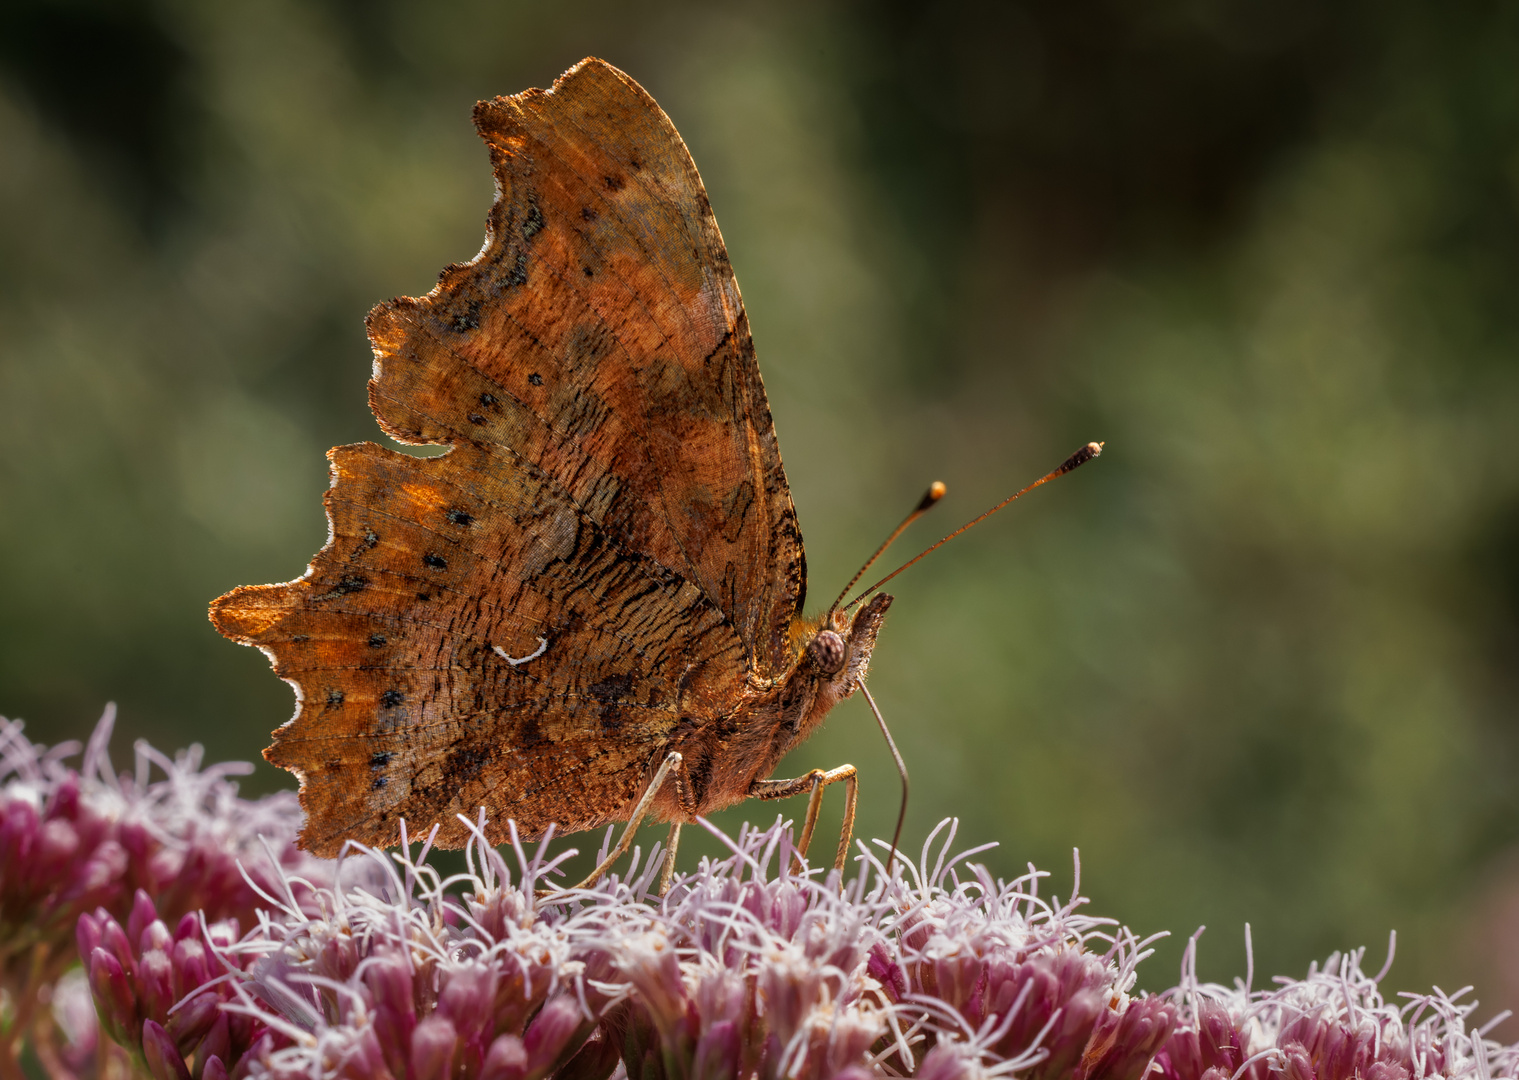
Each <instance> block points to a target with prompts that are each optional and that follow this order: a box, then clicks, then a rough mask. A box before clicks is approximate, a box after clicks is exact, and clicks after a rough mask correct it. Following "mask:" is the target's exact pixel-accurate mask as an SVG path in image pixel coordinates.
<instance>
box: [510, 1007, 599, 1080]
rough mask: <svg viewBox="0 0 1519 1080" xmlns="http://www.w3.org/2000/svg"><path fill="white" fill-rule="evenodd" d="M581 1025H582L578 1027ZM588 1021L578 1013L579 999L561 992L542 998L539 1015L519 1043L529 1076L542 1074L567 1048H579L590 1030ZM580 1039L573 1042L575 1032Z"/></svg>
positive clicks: (544, 1073) (534, 1018)
mask: <svg viewBox="0 0 1519 1080" xmlns="http://www.w3.org/2000/svg"><path fill="white" fill-rule="evenodd" d="M582 1026H583V1027H584V1028H585V1030H584V1031H583V1032H581V1031H580V1029H581V1028H582ZM590 1028H591V1025H589V1024H586V1023H585V1018H584V1017H583V1016H581V1015H580V1003H579V1002H577V1001H576V1000H575V999H574V998H572V997H570V996H568V995H566V994H561V995H559V996H558V997H553V998H550V999H549V1000H548V1001H546V1002H544V1004H543V1008H541V1009H539V1010H538V1015H537V1016H535V1017H533V1022H532V1023H531V1024H529V1025H528V1027H527V1031H525V1032H524V1033H523V1035H522V1045H523V1048H524V1049H525V1050H526V1051H527V1071H528V1076H529V1077H538V1076H545V1075H547V1074H548V1071H549V1069H551V1068H552V1067H553V1066H554V1064H555V1062H557V1061H558V1060H559V1058H560V1055H562V1054H564V1052H565V1051H566V1050H567V1049H571V1048H573V1049H579V1047H580V1043H581V1042H583V1041H585V1038H586V1036H587V1035H589V1034H590ZM577 1032H579V1033H580V1038H579V1041H576V1042H574V1043H573V1047H572V1043H571V1040H573V1039H575V1036H576V1033H577Z"/></svg>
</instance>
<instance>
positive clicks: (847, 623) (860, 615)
mask: <svg viewBox="0 0 1519 1080" xmlns="http://www.w3.org/2000/svg"><path fill="white" fill-rule="evenodd" d="M891 601H892V598H891V597H890V596H887V595H886V594H885V593H880V594H878V595H876V596H874V597H872V598H871V600H870V602H869V603H868V604H866V605H864V606H863V607H862V608H860V610H859V611H857V612H855V613H854V615H853V617H852V618H851V617H850V615H849V614H848V613H847V612H843V611H837V610H835V611H833V612H830V613H829V615H828V617H827V618H826V620H825V623H824V625H823V626H822V628H821V629H819V630H818V632H817V633H816V634H814V635H813V636H812V639H811V640H810V641H808V642H807V645H806V648H805V650H804V651H805V661H804V662H805V663H806V664H807V665H808V666H809V667H811V668H812V669H813V671H815V672H816V673H817V674H818V676H819V677H820V678H821V679H822V680H823V681H824V682H825V683H827V684H831V687H832V689H833V690H834V693H835V695H836V696H838V697H848V696H849V695H850V694H851V693H852V692H853V691H854V687H855V685H856V684H857V683H858V682H859V680H860V679H861V678H863V677H864V675H865V669H866V667H867V666H868V665H869V663H870V653H871V651H872V650H873V649H874V648H875V644H876V635H877V634H878V633H880V630H881V624H882V623H883V622H884V621H885V620H886V609H887V608H889V607H891Z"/></svg>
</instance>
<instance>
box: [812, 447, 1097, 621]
mask: <svg viewBox="0 0 1519 1080" xmlns="http://www.w3.org/2000/svg"><path fill="white" fill-rule="evenodd" d="M1102 446H1103V444H1102V443H1100V442H1089V443H1087V444H1086V445H1085V446H1083V447H1082V448H1081V449H1080V450H1077V451H1076V452H1075V453H1074V454H1072V455H1071V456H1070V457H1068V458H1066V459H1065V461H1063V462H1062V463H1061V465H1060V468H1058V469H1055V470H1053V471H1051V472H1047V473H1045V474H1044V475H1043V476H1041V477H1040V478H1039V479H1038V480H1035V481H1034V482H1033V483H1032V484H1030V485H1029V486H1028V487H1026V488H1024V489H1022V490H1021V491H1015V492H1013V494H1011V495H1009V496H1008V497H1007V498H1005V499H1003V500H1002V501H1001V502H999V503H998V504H997V505H996V506H994V507H992V508H991V509H990V510H988V511H987V512H986V513H984V514H982V515H981V516H980V517H978V518H975V519H974V520H972V521H967V522H966V523H965V524H964V525H961V526H960V527H959V528H958V529H956V530H955V531H954V532H952V533H950V534H949V535H948V536H946V537H945V538H944V539H943V540H940V541H939V542H938V543H937V544H935V545H933V547H930V548H928V549H926V550H924V551H921V552H919V553H918V554H917V555H915V556H914V557H913V558H911V559H909V560H908V561H907V562H905V563H903V564H902V565H901V566H899V567H897V568H896V569H895V570H893V571H892V572H891V573H889V574H887V575H886V576H885V577H883V578H882V579H881V580H880V581H878V582H876V583H875V584H874V585H872V586H871V587H870V588H868V589H866V590H865V591H864V592H862V593H860V595H859V596H856V597H855V598H854V599H853V600H851V601H849V603H847V604H845V605H844V607H845V608H846V609H848V608H852V607H854V606H855V605H856V604H858V603H859V602H860V601H861V600H863V599H865V598H866V597H867V596H869V595H870V594H871V593H873V592H875V591H876V590H877V589H879V588H880V587H881V586H882V585H885V584H886V583H887V582H888V581H890V580H891V579H892V578H894V577H896V576H897V575H898V574H900V573H901V572H902V571H903V570H906V569H907V568H908V567H909V566H911V565H912V564H913V563H915V562H917V561H918V560H919V559H921V558H923V557H924V556H925V555H928V554H929V553H930V552H934V551H938V550H939V549H940V548H941V547H943V546H944V545H945V544H947V543H949V542H950V541H951V540H953V539H954V538H955V537H957V536H959V535H960V534H961V533H963V532H964V531H965V530H966V529H969V528H971V527H972V526H974V525H979V524H981V523H982V522H983V521H985V520H986V519H987V518H989V517H991V516H992V515H993V514H995V513H996V512H997V511H998V510H1001V509H1002V508H1003V507H1004V506H1006V505H1007V504H1008V503H1010V502H1012V501H1013V500H1014V499H1017V498H1020V497H1022V496H1024V495H1027V494H1028V493H1029V492H1031V491H1033V490H1034V489H1035V488H1036V487H1038V486H1039V485H1040V484H1047V483H1049V482H1050V481H1051V480H1053V479H1055V478H1056V477H1057V476H1064V475H1065V474H1066V473H1068V472H1070V471H1071V470H1072V469H1078V468H1080V467H1081V466H1083V465H1085V464H1086V463H1087V462H1089V461H1091V460H1092V459H1093V458H1094V457H1096V456H1097V455H1098V454H1101V453H1102ZM929 505H932V503H930V504H929ZM908 520H909V521H910V520H912V519H911V518H909V519H908ZM901 531H902V530H901V529H898V530H897V532H901ZM892 536H893V537H895V536H896V533H893V534H892ZM889 542H890V541H888V543H889ZM884 549H885V545H884V544H883V545H882V550H884ZM877 554H880V552H877ZM872 561H874V560H872ZM865 565H866V566H869V565H870V563H866V564H865ZM860 573H861V574H863V573H864V571H863V570H861V571H860ZM859 576H860V575H859V574H856V575H855V578H856V580H858V579H859ZM853 584H854V582H850V585H851V586H852V585H853ZM845 591H846V592H847V591H848V590H847V589H846V590H845ZM835 606H837V605H835Z"/></svg>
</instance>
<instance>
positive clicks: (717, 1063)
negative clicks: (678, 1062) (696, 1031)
mask: <svg viewBox="0 0 1519 1080" xmlns="http://www.w3.org/2000/svg"><path fill="white" fill-rule="evenodd" d="M739 1066H740V1061H739V1037H738V1025H737V1024H735V1023H734V1022H733V1021H732V1020H719V1021H718V1022H717V1023H715V1024H713V1025H712V1026H711V1027H709V1028H707V1030H706V1031H704V1032H703V1033H702V1036H701V1038H700V1039H698V1040H697V1042H696V1051H695V1052H694V1053H693V1054H692V1055H691V1075H692V1076H693V1077H701V1078H702V1080H734V1078H735V1077H737V1076H738V1074H739Z"/></svg>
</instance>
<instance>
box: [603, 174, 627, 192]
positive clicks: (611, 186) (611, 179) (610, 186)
mask: <svg viewBox="0 0 1519 1080" xmlns="http://www.w3.org/2000/svg"><path fill="white" fill-rule="evenodd" d="M601 182H602V183H603V184H605V185H606V186H607V190H608V191H611V192H614V193H615V192H618V191H621V190H622V189H623V188H625V187H627V186H628V182H627V181H626V180H624V179H623V178H622V177H620V176H603V177H602V178H601Z"/></svg>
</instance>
